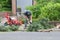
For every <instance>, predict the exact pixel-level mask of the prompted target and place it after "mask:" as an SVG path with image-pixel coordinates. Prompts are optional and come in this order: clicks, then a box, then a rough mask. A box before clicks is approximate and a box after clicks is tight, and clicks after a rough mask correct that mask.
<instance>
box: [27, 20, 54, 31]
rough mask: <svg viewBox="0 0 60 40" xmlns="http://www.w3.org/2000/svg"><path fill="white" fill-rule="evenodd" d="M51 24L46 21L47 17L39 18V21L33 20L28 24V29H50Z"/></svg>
mask: <svg viewBox="0 0 60 40" xmlns="http://www.w3.org/2000/svg"><path fill="white" fill-rule="evenodd" d="M53 27H54V26H53V25H50V24H49V23H48V19H40V20H39V21H36V22H33V23H32V24H31V25H29V26H28V29H27V30H28V31H38V30H40V29H50V28H53Z"/></svg>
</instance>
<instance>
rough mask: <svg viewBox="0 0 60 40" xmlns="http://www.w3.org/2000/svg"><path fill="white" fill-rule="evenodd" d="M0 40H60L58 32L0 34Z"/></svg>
mask: <svg viewBox="0 0 60 40" xmlns="http://www.w3.org/2000/svg"><path fill="white" fill-rule="evenodd" d="M0 40H60V32H0Z"/></svg>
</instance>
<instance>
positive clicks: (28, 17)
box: [24, 10, 32, 27]
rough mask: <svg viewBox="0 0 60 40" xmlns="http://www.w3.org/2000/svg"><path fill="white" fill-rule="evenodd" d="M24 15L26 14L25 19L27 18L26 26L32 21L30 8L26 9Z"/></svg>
mask: <svg viewBox="0 0 60 40" xmlns="http://www.w3.org/2000/svg"><path fill="white" fill-rule="evenodd" d="M24 15H25V19H26V22H25V27H26V26H27V24H31V23H32V15H31V12H30V11H29V10H26V11H25V13H24Z"/></svg>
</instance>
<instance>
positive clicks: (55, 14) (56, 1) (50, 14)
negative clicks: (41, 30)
mask: <svg viewBox="0 0 60 40" xmlns="http://www.w3.org/2000/svg"><path fill="white" fill-rule="evenodd" d="M35 1H36V2H37V3H36V5H33V6H31V7H27V9H29V10H31V12H32V15H33V19H35V18H36V19H37V18H38V19H42V18H48V19H49V20H50V21H60V0H35Z"/></svg>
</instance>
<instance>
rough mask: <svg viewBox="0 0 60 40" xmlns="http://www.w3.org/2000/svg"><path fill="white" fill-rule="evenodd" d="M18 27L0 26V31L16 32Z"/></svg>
mask: <svg viewBox="0 0 60 40" xmlns="http://www.w3.org/2000/svg"><path fill="white" fill-rule="evenodd" d="M18 28H19V26H15V25H12V26H10V25H7V26H0V31H17V30H18Z"/></svg>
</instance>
